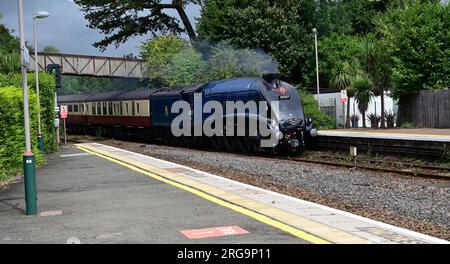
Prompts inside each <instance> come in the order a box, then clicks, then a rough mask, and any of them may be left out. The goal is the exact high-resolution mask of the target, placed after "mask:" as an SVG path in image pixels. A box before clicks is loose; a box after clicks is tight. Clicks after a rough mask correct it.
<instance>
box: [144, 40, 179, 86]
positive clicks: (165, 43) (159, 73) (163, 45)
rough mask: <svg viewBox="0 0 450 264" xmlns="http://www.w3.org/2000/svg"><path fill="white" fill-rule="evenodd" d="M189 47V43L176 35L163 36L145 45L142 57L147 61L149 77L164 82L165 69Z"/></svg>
mask: <svg viewBox="0 0 450 264" xmlns="http://www.w3.org/2000/svg"><path fill="white" fill-rule="evenodd" d="M187 47H188V43H187V42H186V41H185V40H183V39H181V38H179V37H177V36H175V35H166V36H161V37H158V38H154V39H150V40H149V41H146V42H145V43H143V44H142V46H141V52H140V56H141V57H142V58H143V59H144V60H146V61H147V75H148V77H150V79H154V80H157V81H159V82H162V80H163V79H164V78H165V77H166V76H165V74H166V72H165V70H164V69H165V67H167V65H168V64H169V63H170V62H171V61H172V60H173V58H174V57H175V56H176V55H177V54H179V53H180V52H181V51H182V50H184V49H186V48H187Z"/></svg>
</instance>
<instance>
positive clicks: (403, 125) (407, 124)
mask: <svg viewBox="0 0 450 264" xmlns="http://www.w3.org/2000/svg"><path fill="white" fill-rule="evenodd" d="M400 127H401V128H414V125H413V124H412V123H409V122H404V123H402V124H401V126H400Z"/></svg>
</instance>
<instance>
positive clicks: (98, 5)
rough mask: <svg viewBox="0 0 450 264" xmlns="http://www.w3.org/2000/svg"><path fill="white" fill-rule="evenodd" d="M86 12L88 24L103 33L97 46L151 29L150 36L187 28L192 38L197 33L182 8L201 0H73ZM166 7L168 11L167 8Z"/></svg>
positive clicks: (123, 40)
mask: <svg viewBox="0 0 450 264" xmlns="http://www.w3.org/2000/svg"><path fill="white" fill-rule="evenodd" d="M74 2H75V3H76V4H78V5H79V6H80V7H81V11H83V12H84V13H85V16H84V18H86V20H87V21H89V27H90V28H93V29H97V30H99V31H100V32H101V33H102V34H105V35H106V37H105V38H104V39H103V40H101V41H99V42H96V43H94V44H93V45H94V46H95V47H97V48H100V49H102V50H105V49H106V47H107V46H108V45H110V44H116V47H117V46H118V45H120V44H122V43H124V42H126V41H127V40H128V39H129V38H130V37H133V36H138V35H144V34H147V33H150V34H152V35H153V37H156V36H157V35H159V34H161V33H172V34H179V33H181V32H186V33H187V34H188V35H189V38H190V39H191V41H192V42H194V41H195V40H196V34H195V32H194V29H193V28H192V25H191V23H190V21H189V18H188V16H187V15H186V12H185V10H184V8H185V6H186V5H187V4H190V3H192V4H200V3H201V2H202V0H173V1H170V2H171V3H167V1H161V0H146V1H136V0H121V1H104V0H75V1H74ZM166 9H169V12H166ZM171 10H173V11H175V12H176V13H178V15H179V16H180V18H181V21H182V22H183V24H184V29H182V28H181V27H180V23H179V20H178V18H177V16H175V15H174V12H170V11H171Z"/></svg>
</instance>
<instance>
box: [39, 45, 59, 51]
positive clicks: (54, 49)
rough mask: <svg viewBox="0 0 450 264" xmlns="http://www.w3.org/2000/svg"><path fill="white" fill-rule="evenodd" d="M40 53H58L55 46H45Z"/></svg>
mask: <svg viewBox="0 0 450 264" xmlns="http://www.w3.org/2000/svg"><path fill="white" fill-rule="evenodd" d="M42 52H44V53H60V51H59V49H57V48H56V47H55V46H46V47H44V48H43V49H42Z"/></svg>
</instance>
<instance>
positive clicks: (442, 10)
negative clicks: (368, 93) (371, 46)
mask: <svg viewBox="0 0 450 264" xmlns="http://www.w3.org/2000/svg"><path fill="white" fill-rule="evenodd" d="M404 6H405V8H396V9H392V10H390V11H389V12H387V13H386V14H384V15H382V16H380V17H379V19H378V20H376V25H377V31H378V32H379V34H382V35H383V37H384V39H386V42H385V43H386V45H385V47H384V49H385V51H388V52H389V53H390V54H391V57H392V62H391V63H390V64H391V65H392V67H391V69H392V76H390V77H391V79H392V87H391V92H392V94H393V96H394V97H397V98H398V97H401V96H404V95H413V94H416V93H418V92H419V91H420V90H428V89H442V88H446V87H449V86H450V15H449V14H450V5H449V4H448V3H447V4H440V3H439V1H414V0H411V1H408V2H406V3H404Z"/></svg>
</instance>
